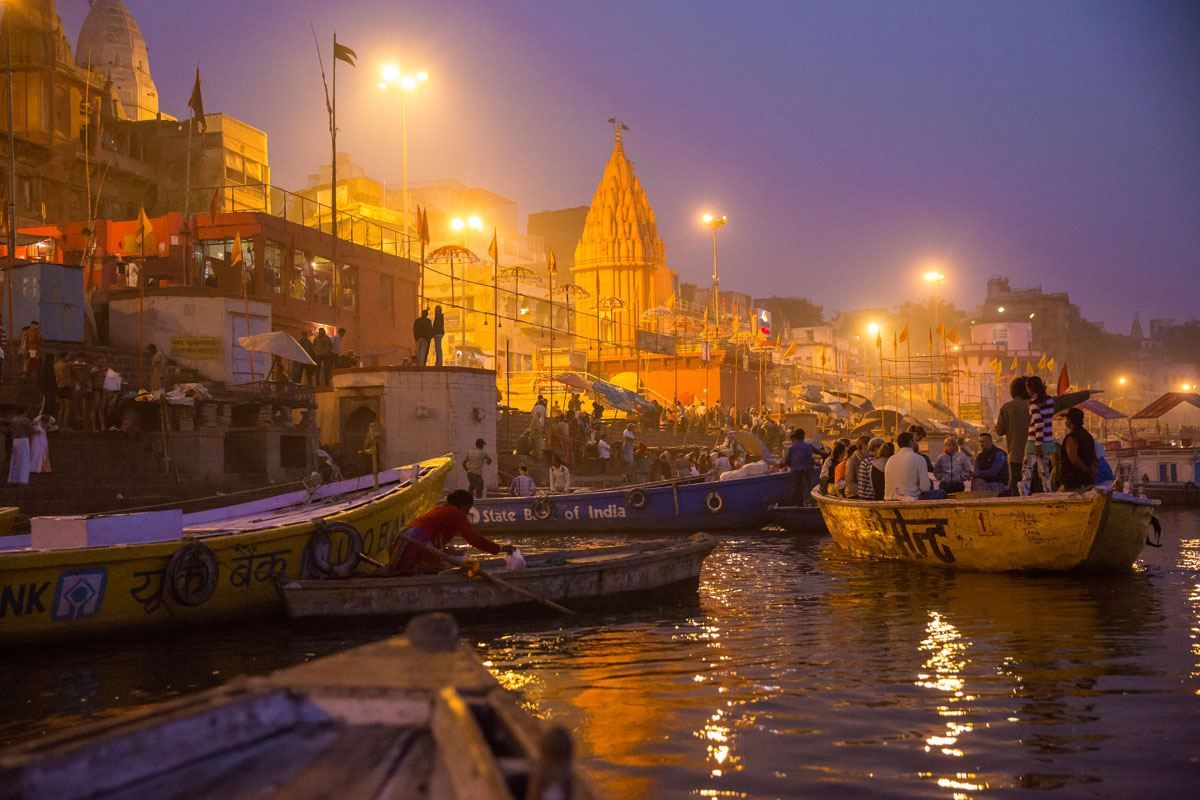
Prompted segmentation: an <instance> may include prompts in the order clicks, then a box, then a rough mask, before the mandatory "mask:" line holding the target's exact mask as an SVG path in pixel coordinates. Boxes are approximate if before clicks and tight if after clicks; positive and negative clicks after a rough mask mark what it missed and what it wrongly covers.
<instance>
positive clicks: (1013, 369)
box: [1008, 356, 1018, 372]
mask: <svg viewBox="0 0 1200 800" xmlns="http://www.w3.org/2000/svg"><path fill="white" fill-rule="evenodd" d="M1017 366H1018V365H1017V357H1016V356H1013V360H1012V363H1011V364H1009V365H1008V371H1009V372H1016V371H1017Z"/></svg>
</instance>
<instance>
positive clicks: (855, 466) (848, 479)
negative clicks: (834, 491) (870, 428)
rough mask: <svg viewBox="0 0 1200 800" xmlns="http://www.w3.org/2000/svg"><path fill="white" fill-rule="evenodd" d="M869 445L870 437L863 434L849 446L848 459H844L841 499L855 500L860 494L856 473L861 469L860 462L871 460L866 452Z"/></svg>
mask: <svg viewBox="0 0 1200 800" xmlns="http://www.w3.org/2000/svg"><path fill="white" fill-rule="evenodd" d="M870 443H871V437H870V436H868V435H865V434H864V435H862V436H859V437H858V438H857V439H855V440H854V444H852V445H851V446H850V457H849V458H847V459H846V468H845V472H844V480H843V484H842V497H846V498H849V499H851V500H856V499H858V497H859V495H860V494H861V487H860V485H859V480H858V473H859V471H860V470H861V469H862V462H863V461H864V460H865V459H870V458H872V456H871V454H870V453H869V452H868V451H867V448H868V447H869V446H870ZM868 477H869V476H868ZM868 488H869V487H868Z"/></svg>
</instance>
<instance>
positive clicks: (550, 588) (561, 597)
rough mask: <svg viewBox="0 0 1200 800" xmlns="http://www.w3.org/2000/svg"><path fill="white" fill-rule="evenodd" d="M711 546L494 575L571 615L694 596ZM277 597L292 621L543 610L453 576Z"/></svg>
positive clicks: (307, 587)
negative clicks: (674, 594) (676, 593)
mask: <svg viewBox="0 0 1200 800" xmlns="http://www.w3.org/2000/svg"><path fill="white" fill-rule="evenodd" d="M716 546H717V540H716V539H714V538H713V537H711V536H708V535H706V534H697V535H695V536H693V537H691V538H690V539H688V540H684V541H671V542H666V543H653V544H651V543H646V544H644V545H640V546H637V545H635V546H627V547H613V548H596V549H593V550H586V551H575V552H572V553H561V554H551V556H550V557H553V558H554V560H555V561H562V562H563V563H561V564H554V565H550V566H537V564H538V561H537V559H539V558H546V557H539V556H533V557H531V559H530V564H531V565H530V566H529V567H528V568H526V569H523V570H518V571H514V572H497V573H496V574H497V575H498V576H500V577H502V578H503V580H504V581H506V582H508V583H510V584H512V585H513V586H516V587H518V588H520V589H524V590H525V591H528V592H532V593H533V594H535V595H537V596H539V597H542V598H545V599H547V600H553V601H555V602H557V603H561V604H563V605H566V606H567V607H568V608H571V609H572V610H575V609H578V608H583V607H596V606H598V605H607V604H616V603H619V602H623V601H627V600H629V599H631V598H634V597H642V596H645V595H647V594H651V593H666V592H670V591H672V590H690V591H691V592H692V593H694V592H695V591H696V589H697V587H698V585H699V579H700V570H701V568H702V567H703V565H704V559H705V558H707V557H708V555H709V554H710V553H712V551H713V549H714V548H715V547H716ZM485 566H486V565H485ZM493 566H495V565H493ZM280 593H281V594H282V595H283V598H284V603H285V605H286V606H287V610H288V614H290V615H291V616H292V617H293V618H295V619H316V618H332V617H391V616H409V615H413V614H419V613H423V612H427V611H447V612H453V613H458V614H462V613H470V612H479V611H484V610H496V609H514V608H518V607H528V608H529V609H530V610H533V609H542V610H546V609H545V607H544V606H541V605H538V604H536V603H533V601H531V600H530V599H529V598H527V597H524V596H522V595H520V594H518V593H517V592H514V591H512V590H510V589H506V588H504V587H503V586H498V585H496V584H495V583H492V582H490V581H485V580H471V579H469V578H466V577H464V576H463V575H462V574H461V573H458V572H453V573H443V574H440V575H421V576H415V577H411V578H367V579H355V580H349V581H291V582H286V583H281V586H280ZM547 613H551V614H553V613H556V612H554V611H547Z"/></svg>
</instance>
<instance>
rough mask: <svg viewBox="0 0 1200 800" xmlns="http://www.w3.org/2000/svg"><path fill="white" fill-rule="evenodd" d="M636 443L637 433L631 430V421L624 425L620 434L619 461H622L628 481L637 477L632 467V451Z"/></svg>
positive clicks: (632, 480)
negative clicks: (623, 429)
mask: <svg viewBox="0 0 1200 800" xmlns="http://www.w3.org/2000/svg"><path fill="white" fill-rule="evenodd" d="M636 445H637V434H636V433H634V432H633V423H632V422H631V423H629V424H628V425H626V426H625V432H624V433H622V434H621V461H622V462H624V467H625V480H626V481H627V482H628V483H633V482H634V479H635V478H636V477H637V476H636V475H635V473H634V469H633V451H634V448H635V446H636Z"/></svg>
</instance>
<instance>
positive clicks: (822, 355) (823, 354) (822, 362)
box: [821, 347, 825, 369]
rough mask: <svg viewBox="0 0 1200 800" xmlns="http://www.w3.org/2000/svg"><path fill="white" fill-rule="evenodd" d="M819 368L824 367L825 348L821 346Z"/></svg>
mask: <svg viewBox="0 0 1200 800" xmlns="http://www.w3.org/2000/svg"><path fill="white" fill-rule="evenodd" d="M821 369H825V348H823V347H822V348H821Z"/></svg>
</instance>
